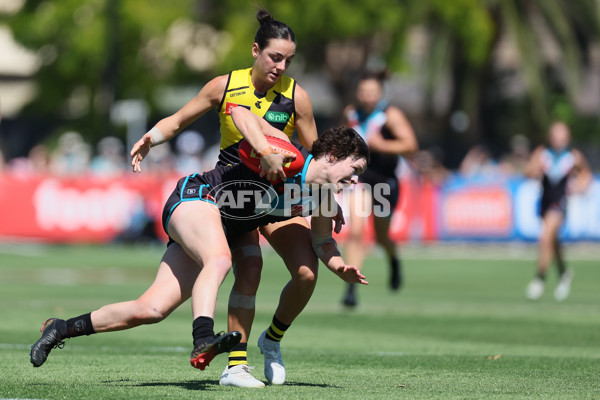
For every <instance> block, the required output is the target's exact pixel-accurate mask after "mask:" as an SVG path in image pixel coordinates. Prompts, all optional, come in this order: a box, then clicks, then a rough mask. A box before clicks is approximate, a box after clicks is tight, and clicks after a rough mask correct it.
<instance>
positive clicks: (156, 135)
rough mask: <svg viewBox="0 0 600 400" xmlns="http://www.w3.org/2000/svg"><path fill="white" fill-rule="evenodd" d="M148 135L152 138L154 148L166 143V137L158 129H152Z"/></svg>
mask: <svg viewBox="0 0 600 400" xmlns="http://www.w3.org/2000/svg"><path fill="white" fill-rule="evenodd" d="M148 134H149V135H150V137H151V138H152V147H154V146H156V145H159V144H161V143H164V142H165V135H164V134H163V133H162V131H161V130H160V129H158V128H157V127H154V128H152V129H150V130H149V131H148Z"/></svg>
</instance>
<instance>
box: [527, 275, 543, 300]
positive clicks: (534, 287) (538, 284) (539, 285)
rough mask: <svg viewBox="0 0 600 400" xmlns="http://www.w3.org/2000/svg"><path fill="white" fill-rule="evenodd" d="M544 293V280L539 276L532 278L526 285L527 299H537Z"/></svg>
mask: <svg viewBox="0 0 600 400" xmlns="http://www.w3.org/2000/svg"><path fill="white" fill-rule="evenodd" d="M543 294H544V281H543V280H541V279H540V278H537V277H536V278H534V279H533V280H532V281H531V282H529V285H527V292H526V296H527V298H528V299H529V300H538V299H539V298H540V297H542V295H543Z"/></svg>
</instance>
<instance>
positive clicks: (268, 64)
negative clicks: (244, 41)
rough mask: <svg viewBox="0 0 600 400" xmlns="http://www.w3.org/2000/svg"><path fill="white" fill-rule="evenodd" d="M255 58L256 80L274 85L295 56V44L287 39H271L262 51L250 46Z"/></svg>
mask: <svg viewBox="0 0 600 400" xmlns="http://www.w3.org/2000/svg"><path fill="white" fill-rule="evenodd" d="M252 55H253V56H254V58H255V61H254V67H253V68H256V72H257V73H258V78H259V79H261V80H262V81H263V82H264V83H267V84H270V85H274V84H275V83H277V81H278V80H279V79H280V78H281V77H282V76H283V74H284V73H285V71H286V70H287V69H288V67H289V66H290V63H291V62H292V59H293V58H294V56H295V55H296V43H294V42H292V41H291V40H287V39H271V40H269V44H268V45H267V47H265V48H264V49H262V50H261V49H259V47H258V44H256V43H254V45H253V46H252Z"/></svg>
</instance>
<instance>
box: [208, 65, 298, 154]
mask: <svg viewBox="0 0 600 400" xmlns="http://www.w3.org/2000/svg"><path fill="white" fill-rule="evenodd" d="M251 70H252V69H251V68H247V69H241V70H235V71H232V72H231V73H230V74H229V79H228V81H227V87H226V89H225V93H224V94H223V99H222V100H221V106H220V107H219V119H220V122H221V152H220V153H219V161H218V164H219V165H228V164H234V163H237V162H239V161H240V158H239V154H238V146H239V141H240V140H242V139H243V136H242V134H241V133H240V132H239V131H238V129H237V128H236V126H235V124H234V123H233V120H232V118H231V110H232V109H233V108H235V107H245V108H247V109H248V110H250V111H252V112H253V113H254V114H256V115H258V116H259V117H262V118H264V119H265V120H266V121H267V122H269V124H271V125H272V126H273V127H275V128H276V129H279V130H280V131H283V132H284V133H285V134H286V135H287V136H288V137H289V138H291V137H292V134H293V133H294V129H295V128H296V124H295V109H294V91H295V88H296V82H295V81H294V80H293V79H292V78H290V77H288V76H285V75H284V76H282V77H281V78H280V79H279V81H277V83H276V84H275V85H274V86H273V87H272V88H271V89H269V90H268V91H267V92H266V93H259V92H257V91H256V89H255V88H254V86H253V85H252V80H251V76H250V74H251Z"/></svg>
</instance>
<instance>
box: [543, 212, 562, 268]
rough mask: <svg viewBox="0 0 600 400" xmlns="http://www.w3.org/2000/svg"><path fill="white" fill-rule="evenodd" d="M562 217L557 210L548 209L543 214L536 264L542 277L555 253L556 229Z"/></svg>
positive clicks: (559, 225) (560, 223) (558, 228)
mask: <svg viewBox="0 0 600 400" xmlns="http://www.w3.org/2000/svg"><path fill="white" fill-rule="evenodd" d="M563 219H564V216H563V213H562V212H560V211H558V210H548V211H547V212H546V213H545V214H544V218H543V221H542V231H541V233H540V238H539V241H538V245H539V258H538V265H537V268H538V275H539V277H540V278H542V279H543V277H545V276H546V272H547V271H548V266H549V265H550V263H551V262H552V258H553V257H554V255H555V252H556V247H555V246H556V242H557V237H558V231H559V230H560V227H561V225H562V223H563Z"/></svg>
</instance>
